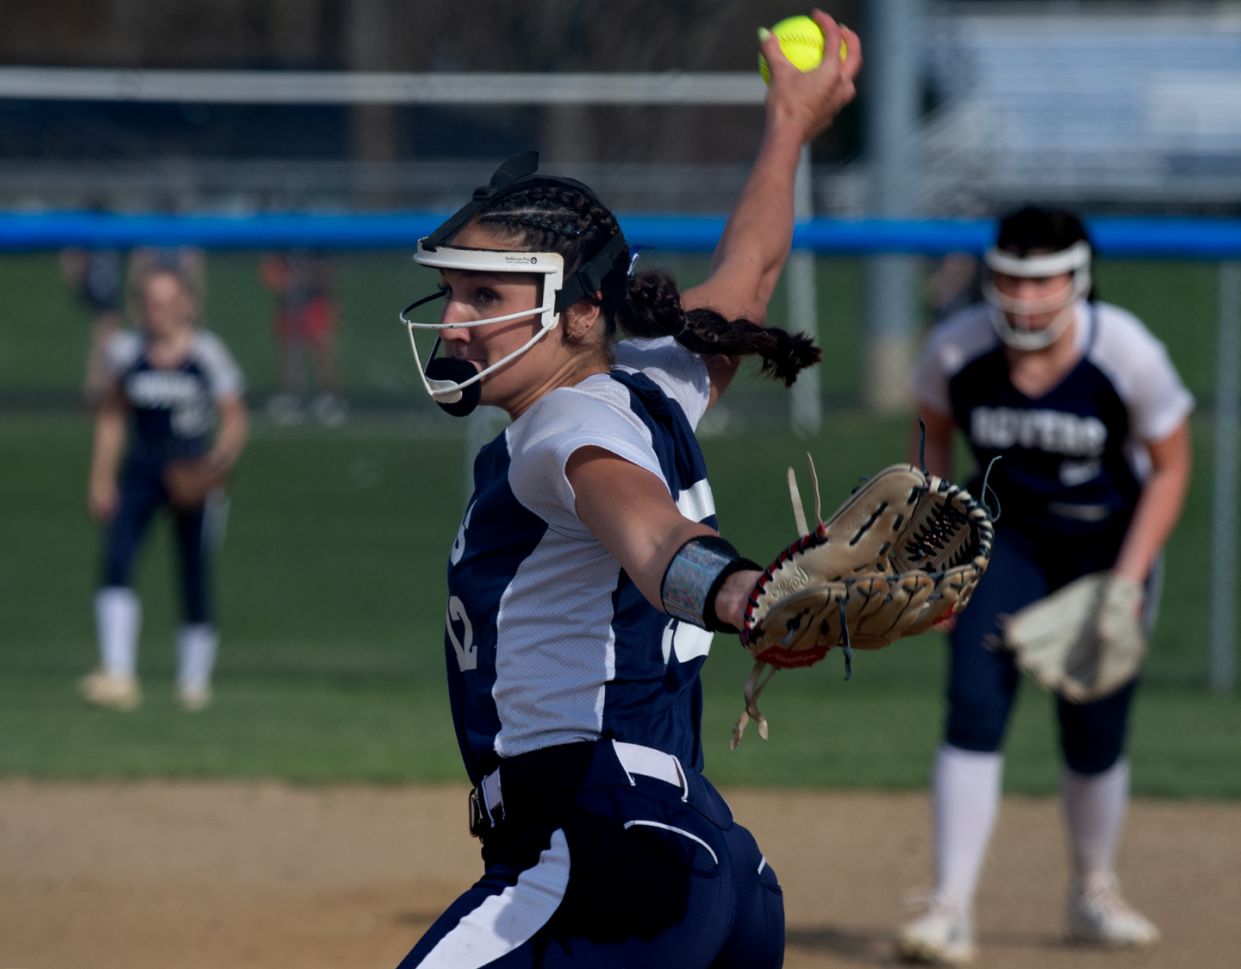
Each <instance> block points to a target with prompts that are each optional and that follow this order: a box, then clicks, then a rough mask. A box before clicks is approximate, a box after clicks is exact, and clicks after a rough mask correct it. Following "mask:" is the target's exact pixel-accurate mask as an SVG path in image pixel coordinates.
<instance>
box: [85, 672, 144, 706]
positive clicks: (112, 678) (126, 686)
mask: <svg viewBox="0 0 1241 969" xmlns="http://www.w3.org/2000/svg"><path fill="white" fill-rule="evenodd" d="M78 692H79V693H80V694H82V699H84V700H85V701H86V702H87V703H93V704H94V705H95V706H97V707H105V708H106V709H108V710H119V711H121V712H122V713H128V712H129V711H130V710H136V709H137V708H138V705H139V704H141V703H142V690H141V689H140V688H139V687H138V681H137V679H135V678H134V677H132V676H118V675H117V674H115V673H108V672H106V671H104V670H95V672H93V673H90V674H88V675H87V676H84V677H82V679H80V680H79V681H78Z"/></svg>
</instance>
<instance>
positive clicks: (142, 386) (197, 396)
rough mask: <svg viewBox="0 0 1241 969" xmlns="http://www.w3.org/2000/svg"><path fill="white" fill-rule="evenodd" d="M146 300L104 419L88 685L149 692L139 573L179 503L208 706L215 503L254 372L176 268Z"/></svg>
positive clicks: (184, 586) (120, 697)
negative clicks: (161, 523) (205, 324)
mask: <svg viewBox="0 0 1241 969" xmlns="http://www.w3.org/2000/svg"><path fill="white" fill-rule="evenodd" d="M138 305H139V307H140V311H141V314H142V319H141V323H140V328H139V330H137V331H122V332H119V333H117V334H115V335H114V336H113V337H112V340H111V342H110V344H109V346H108V366H109V369H110V372H111V374H112V385H111V388H110V389H109V391H108V394H107V396H106V397H105V400H104V403H103V404H102V406H101V407H100V409H99V413H98V415H97V417H96V420H95V444H94V451H93V454H92V457H91V469H90V488H89V499H88V501H89V507H90V513H91V516H92V517H93V518H94V519H95V520H96V521H97V522H99V523H100V524H101V525H104V526H105V527H106V529H107V531H106V537H105V542H104V556H103V576H102V582H101V587H100V589H99V591H98V592H97V593H96V595H95V621H96V626H97V631H98V638H99V659H100V668H99V669H98V670H97V671H96V672H94V673H91V674H90V675H89V676H87V677H86V678H84V679H83V680H82V682H81V683H80V689H81V692H82V695H83V696H84V697H85V698H86V700H87V701H89V702H91V703H95V704H98V705H100V706H105V707H110V708H112V709H116V710H132V709H133V708H134V707H136V706H137V705H138V704H139V702H140V701H141V692H140V690H139V687H138V680H137V674H136V664H137V652H138V634H139V631H140V629H141V625H142V605H141V603H140V602H139V599H138V596H137V593H136V592H134V590H133V588H132V587H131V585H130V576H131V574H132V571H133V564H134V558H135V556H136V554H137V552H138V547H139V545H140V543H141V541H142V537H143V535H144V533H145V532H146V529H147V526H148V525H149V524H150V523H151V520H152V518H153V517H154V516H155V514H156V513H157V512H158V511H159V510H160V509H161V508H164V507H169V508H170V510H171V511H172V515H173V524H174V529H175V532H176V539H177V552H178V555H179V558H180V567H181V597H182V603H183V614H184V622H183V624H182V625H181V627H180V628H179V629H178V631H177V659H178V669H177V697H178V700H179V701H180V703H181V705H182V706H183V707H185V708H186V709H187V710H200V709H202V708H203V707H205V706H206V705H207V704H208V703H209V702H210V699H211V671H212V667H213V665H214V662H215V654H216V646H217V642H218V637H217V633H216V630H215V626H214V624H213V622H212V614H211V606H210V599H209V596H208V566H209V558H210V551H211V549H210V545H211V541H210V539H211V533H212V531H213V527H214V525H213V521H212V509H213V506H215V507H216V510H217V511H219V508H218V505H216V502H215V500H214V499H215V498H216V497H217V496H218V494H219V492H220V489H221V487H222V485H223V483H224V479H225V476H226V474H227V472H228V470H229V469H230V468H231V467H232V466H233V464H234V463H235V462H236V461H237V459H238V458H239V457H240V456H241V452H242V449H243V448H244V447H245V444H246V438H247V435H248V423H247V419H246V410H245V404H244V403H243V401H242V394H243V392H244V389H245V388H244V381H243V378H242V375H241V371H240V370H239V369H238V367H237V365H236V363H234V361H233V358H232V356H231V355H230V354H229V352H228V350H227V349H226V348H225V346H224V344H223V343H221V342H220V340H219V338H217V337H216V336H215V335H214V334H212V333H209V332H206V331H205V330H200V329H199V328H198V327H197V326H196V324H195V320H196V318H197V315H198V307H197V305H196V303H195V300H194V296H193V292H192V290H191V288H190V286H189V285H188V284H187V282H186V281H185V280H184V279H183V278H182V277H181V276H180V275H178V274H177V273H176V272H175V271H173V270H169V269H155V270H152V271H151V272H149V273H148V274H147V275H146V276H145V278H144V279H143V280H142V282H141V285H140V299H139V300H138ZM217 417H218V423H219V428H218V431H217V433H216V435H215V440H214V443H213V442H212V440H211V431H212V427H213V425H214V424H215V423H216V419H217ZM122 454H124V464H123V466H122ZM118 472H119V475H118ZM217 524H218V523H217Z"/></svg>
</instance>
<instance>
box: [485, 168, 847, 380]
mask: <svg viewBox="0 0 1241 969" xmlns="http://www.w3.org/2000/svg"><path fill="white" fill-rule="evenodd" d="M475 219H476V221H477V222H478V223H479V224H481V225H485V226H487V228H488V229H489V230H491V231H492V232H495V233H497V234H498V235H501V236H506V237H508V238H511V239H513V240H514V241H516V242H519V243H520V244H521V246H522V247H523V248H525V249H528V250H530V251H534V252H558V253H560V254H561V255H562V256H563V257H564V261H565V267H564V269H565V278H566V279H568V278H569V277H570V276H571V275H572V274H573V273H575V272H576V271H577V270H578V269H579V268H580V267H581V266H582V265H583V264H584V263H585V262H586V261H587V260H588V259H590V258H592V257H593V256H594V255H595V254H596V253H597V252H599V251H600V250H601V249H602V248H603V247H604V246H605V245H606V244H607V243H608V241H609V240H610V239H611V238H612V237H613V236H615V235H616V233H618V232H619V231H620V226H619V225H618V224H617V222H616V216H614V215H613V214H612V213H611V212H610V211H609V210H608V209H607V207H606V206H604V205H603V204H602V203H601V202H600V201H599V200H598V199H597V198H595V197H594V195H593V194H591V193H590V192H589V191H579V190H577V189H575V188H573V187H571V186H567V185H565V184H564V183H562V182H553V181H550V180H549V181H543V180H541V179H539V178H538V177H537V176H534V177H532V178H528V179H523V180H522V181H521V182H519V183H518V184H516V185H514V186H513V187H512V188H511V189H509V190H508V191H506V192H503V193H502V194H500V195H499V196H497V197H496V198H495V199H494V200H492V201H489V202H488V203H487V204H486V205H484V206H483V207H482V208H481V209H480V210H479V211H478V214H477V215H476V216H475ZM623 256H624V258H618V259H617V261H616V264H615V265H614V266H613V267H612V268H611V270H610V271H608V272H607V273H606V274H605V275H604V277H603V279H602V281H601V283H600V294H601V297H602V298H596V297H594V296H593V295H590V296H586V297H584V298H585V299H586V300H587V301H588V302H590V303H592V304H594V305H596V306H599V307H600V308H601V310H602V311H603V317H604V320H605V321H606V323H607V328H608V334H609V335H611V334H613V333H615V332H616V328H617V326H618V325H619V327H620V329H621V330H623V331H624V332H625V334H627V335H628V336H632V337H648V338H653V337H662V336H671V337H675V338H676V341H677V342H678V343H680V344H681V345H682V346H683V347H685V348H686V349H687V350H690V351H691V352H693V353H697V354H701V355H703V356H711V355H714V354H723V355H725V356H733V357H736V356H751V355H755V354H757V355H758V356H760V357H761V358H762V361H763V363H762V368H761V372H762V373H765V374H767V375H768V376H770V377H772V378H773V379H776V380H782V381H784V383H785V386H788V387H791V386H792V385H793V382H794V381H795V380H796V379H797V374H798V373H799V372H801V371H802V370H804V369H805V368H806V367H812V366H814V365H815V364H816V363H818V362H819V361H820V360H821V359H822V357H823V353H822V351H821V350H820V349H819V348H818V347H817V346H815V344H814V341H813V340H812V339H810V337H808V336H806V334H804V333H795V334H790V333H787V332H786V331H784V330H781V329H778V328H776V327H768V326H762V325H760V324H758V323H752V322H750V321H749V320H743V319H737V320H729V319H727V318H725V317H724V316H722V315H721V314H719V313H717V312H715V311H714V310H710V309H701V308H700V309H693V310H690V311H689V312H686V311H685V310H684V309H683V308H682V306H681V292H680V289H679V288H678V286H677V281H676V277H675V276H674V275H673V274H672V273H670V272H668V271H666V270H662V269H651V270H647V271H645V272H640V273H637V274H635V275H634V276H632V277H631V276H630V275H629V251H628V250H625V252H624V253H623Z"/></svg>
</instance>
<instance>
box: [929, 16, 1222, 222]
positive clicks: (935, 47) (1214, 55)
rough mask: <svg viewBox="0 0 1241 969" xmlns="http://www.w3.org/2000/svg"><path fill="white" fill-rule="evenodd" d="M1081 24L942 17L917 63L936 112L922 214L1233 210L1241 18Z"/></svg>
mask: <svg viewBox="0 0 1241 969" xmlns="http://www.w3.org/2000/svg"><path fill="white" fill-rule="evenodd" d="M1014 7H1015V8H1016V11H1015V12H1014ZM1187 8H1189V9H1187ZM1195 8H1196V9H1195ZM1229 8H1231V9H1229ZM1082 9H1083V7H1077V12H1066V11H1065V10H1064V8H1063V6H1061V5H1040V6H1039V7H1034V6H1032V5H1024V4H1023V5H1014V4H1004V5H998V4H975V3H969V4H964V3H959V4H956V5H953V6H950V7H948V8H943V9H942V12H941V15H940V16H938V17H937V18H935V20H934V28H933V30H932V32H931V36H930V38H929V41H928V44H927V48H926V54H927V58H928V69H929V73H930V76H931V78H932V81H933V84H934V87H935V89H936V92H937V95H938V97H939V98H941V99H942V103H941V105H940V107H939V108H938V109H937V110H936V111H935V112H934V114H933V115H932V118H931V120H930V123H929V124H928V126H927V128H926V130H925V133H924V142H923V148H924V152H923V164H924V166H925V167H924V176H923V179H922V187H921V196H922V198H921V206H920V207H921V208H922V209H923V210H924V211H929V212H949V211H955V212H960V211H971V210H985V209H994V208H996V207H1002V206H1004V205H1007V204H1012V203H1013V202H1016V201H1019V200H1024V199H1029V198H1038V199H1043V200H1056V201H1061V202H1066V203H1072V204H1079V205H1080V204H1086V205H1090V206H1092V207H1093V208H1095V209H1096V210H1097V209H1098V208H1101V207H1115V208H1125V209H1139V208H1140V209H1143V210H1145V211H1151V210H1152V209H1165V210H1166V209H1181V210H1185V209H1197V210H1229V209H1231V210H1232V211H1235V210H1236V209H1237V207H1238V205H1239V204H1241V203H1239V200H1241V8H1238V7H1236V6H1235V5H1222V4H1221V5H1209V4H1195V5H1192V6H1191V5H1180V6H1178V7H1175V8H1173V7H1166V6H1163V5H1158V4H1143V5H1132V6H1126V7H1122V8H1110V7H1109V8H1105V10H1104V11H1103V12H1099V13H1095V12H1090V13H1083V12H1081V11H1082Z"/></svg>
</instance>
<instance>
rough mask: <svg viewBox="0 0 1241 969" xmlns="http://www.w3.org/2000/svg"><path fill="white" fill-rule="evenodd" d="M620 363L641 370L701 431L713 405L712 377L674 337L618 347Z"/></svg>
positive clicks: (628, 341)
mask: <svg viewBox="0 0 1241 969" xmlns="http://www.w3.org/2000/svg"><path fill="white" fill-rule="evenodd" d="M616 363H617V365H618V366H621V367H626V368H628V369H630V370H640V371H641V372H642V373H644V374H646V375H647V376H648V377H650V378H651V380H653V381H654V382H655V383H656V384H657V385H658V386H659V389H660V390H662V391H663V392H664V393H665V394H667V395H668V397H670V398H671V399H672V400H675V401H676V402H677V403H678V404H680V405H681V410H682V411H684V412H685V417H686V419H687V420H688V421H689V426H690V427H691V428H697V427H698V422H699V421H700V420H702V415H703V414H705V413H706V412H707V405H708V404H709V403H710V402H711V376H710V374H708V373H707V365H706V364H705V363H703V360H702V357H700V356H698V354H696V353H691V352H690V351H689V350H686V349H685V347H683V346H681V344H679V343H677V341H676V340H675V339H673V338H672V337H670V336H665V337H660V338H659V339H657V340H624V341H622V342H620V343H618V344H617V345H616Z"/></svg>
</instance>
